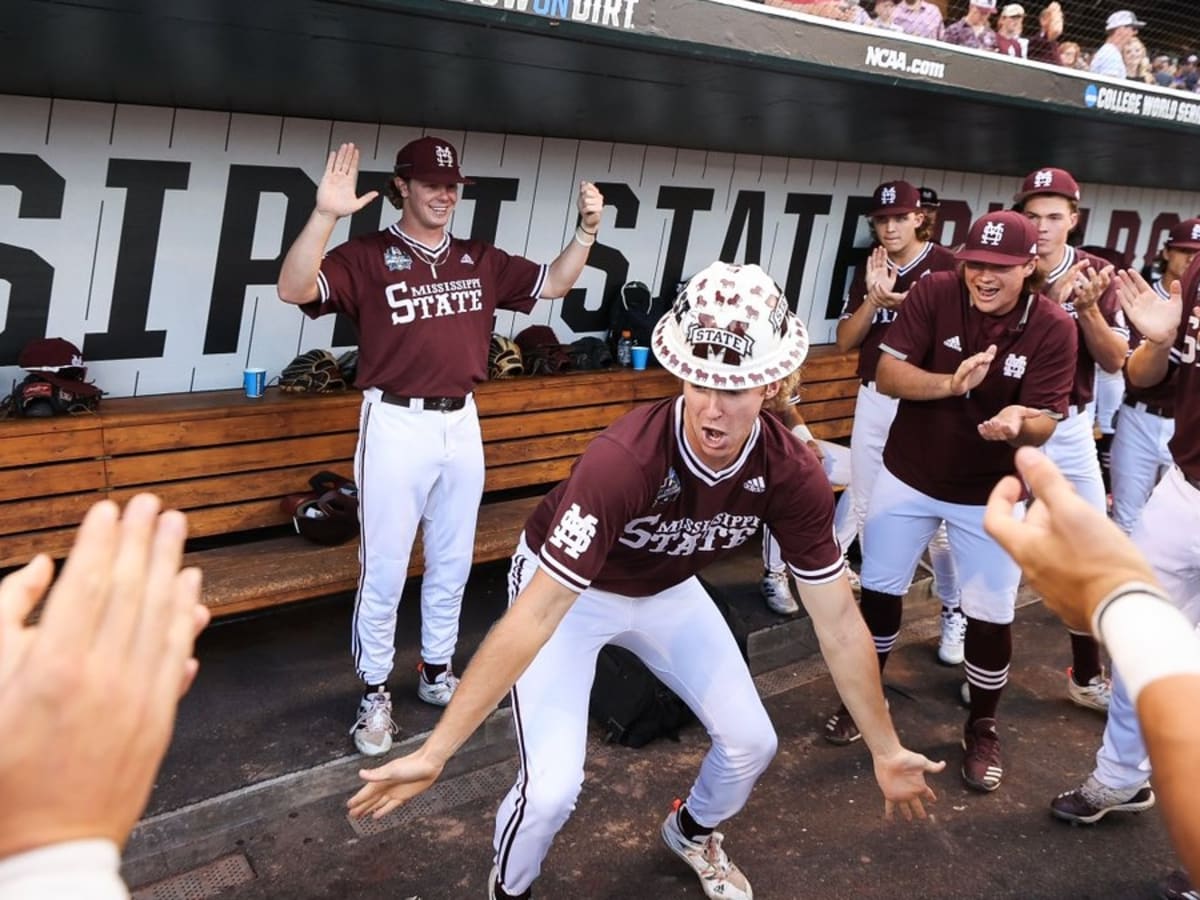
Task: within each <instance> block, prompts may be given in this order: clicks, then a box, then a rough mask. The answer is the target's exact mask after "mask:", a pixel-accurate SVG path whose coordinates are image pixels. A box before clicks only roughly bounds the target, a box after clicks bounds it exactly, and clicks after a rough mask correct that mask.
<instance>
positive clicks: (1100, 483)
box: [1042, 407, 1108, 513]
mask: <svg viewBox="0 0 1200 900" xmlns="http://www.w3.org/2000/svg"><path fill="white" fill-rule="evenodd" d="M1042 452H1044V453H1045V454H1046V455H1047V456H1048V457H1050V459H1051V460H1053V462H1054V464H1055V465H1056V466H1058V468H1059V469H1060V470H1061V471H1062V473H1063V475H1064V476H1065V477H1066V479H1067V480H1068V481H1069V482H1071V484H1073V485H1074V486H1075V490H1076V491H1077V492H1078V494H1079V496H1081V497H1083V499H1084V500H1086V501H1087V502H1088V503H1089V504H1091V505H1092V506H1094V507H1095V508H1096V509H1098V510H1100V512H1103V513H1106V512H1107V511H1108V498H1107V497H1106V495H1105V493H1104V479H1103V478H1102V477H1101V476H1100V457H1098V456H1097V455H1096V441H1095V438H1093V437H1092V419H1091V416H1089V415H1087V411H1086V410H1085V411H1084V412H1082V413H1080V412H1077V411H1076V409H1075V408H1074V407H1072V408H1071V412H1070V415H1068V416H1067V417H1066V418H1065V419H1063V420H1062V421H1060V422H1059V423H1058V425H1057V426H1056V427H1055V429H1054V434H1052V435H1050V440H1048V441H1046V443H1045V444H1044V445H1043V446H1042Z"/></svg>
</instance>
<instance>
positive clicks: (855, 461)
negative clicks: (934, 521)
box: [849, 382, 961, 609]
mask: <svg viewBox="0 0 1200 900" xmlns="http://www.w3.org/2000/svg"><path fill="white" fill-rule="evenodd" d="M899 407H900V401H899V400H897V399H896V398H895V397H889V396H887V395H886V394H881V393H879V391H877V390H876V389H875V382H871V384H869V385H866V384H863V385H860V386H859V388H858V400H857V401H856V403H855V406H854V428H853V429H852V431H851V433H850V476H851V477H850V487H849V490H850V499H851V507H852V509H851V511H852V513H853V518H854V523H855V528H857V529H858V533H859V534H860V535H863V540H862V548H861V549H862V553H863V560H864V565H865V564H866V563H865V560H866V557H867V554H868V553H870V552H872V551H871V550H870V549H869V548H868V546H867V538H866V535H865V531H866V522H867V513H868V511H869V509H870V506H871V495H872V493H873V492H874V490H875V480H876V479H877V478H878V477H879V472H880V470H881V469H882V468H883V445H884V444H886V443H887V436H888V432H889V431H891V429H892V421H893V420H894V419H895V418H896V410H897V409H899ZM926 545H928V547H929V561H930V563H931V564H932V565H933V574H934V590H935V591H936V592H937V596H938V599H940V600H941V601H942V605H943V606H945V607H946V608H948V609H956V608H958V605H959V596H960V594H961V589H960V587H959V581H958V570H957V569H955V567H954V557H953V555H952V554H951V553H950V544H949V541H948V539H947V537H946V526H945V524H944V523H943V524H942V525H940V526H938V528H937V529H935V530H934V532H933V533H932V534H931V535H930V537H929V539H928V540H927V541H926V542H925V544H922V545H921V548H922V551H923V550H924V548H925V546H926ZM914 565H915V564H914ZM914 571H915V568H914ZM906 590H908V585H907V584H906V585H905V586H904V589H903V590H900V591H897V592H896V593H899V594H903V593H904V591H906Z"/></svg>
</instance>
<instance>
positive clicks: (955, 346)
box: [942, 334, 962, 353]
mask: <svg viewBox="0 0 1200 900" xmlns="http://www.w3.org/2000/svg"><path fill="white" fill-rule="evenodd" d="M942 346H943V347H949V348H950V349H951V350H957V351H958V352H959V353H962V341H960V340H959V339H958V335H957V334H956V335H955V336H954V337H952V338H946V340H944V341H942Z"/></svg>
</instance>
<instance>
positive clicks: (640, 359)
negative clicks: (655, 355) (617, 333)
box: [629, 347, 650, 372]
mask: <svg viewBox="0 0 1200 900" xmlns="http://www.w3.org/2000/svg"><path fill="white" fill-rule="evenodd" d="M629 352H630V355H631V356H632V357H633V367H634V368H635V369H636V370H637V371H639V372H642V371H645V369H646V363H648V362H649V361H650V348H649V347H634V348H633V349H632V350H630V351H629Z"/></svg>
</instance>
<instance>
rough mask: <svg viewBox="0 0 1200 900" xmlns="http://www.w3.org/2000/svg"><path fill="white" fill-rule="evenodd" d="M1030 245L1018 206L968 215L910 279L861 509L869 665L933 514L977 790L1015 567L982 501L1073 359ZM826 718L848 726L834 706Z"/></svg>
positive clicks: (990, 742)
mask: <svg viewBox="0 0 1200 900" xmlns="http://www.w3.org/2000/svg"><path fill="white" fill-rule="evenodd" d="M1036 253H1037V230H1036V228H1035V227H1034V225H1033V223H1032V222H1030V221H1029V220H1028V219H1026V218H1025V217H1024V216H1022V215H1020V214H1019V213H1015V212H1012V211H1003V212H995V213H989V214H987V215H985V216H983V217H982V218H980V219H978V220H977V221H976V222H975V223H974V224H973V225H972V226H971V229H970V231H969V232H968V234H967V240H966V243H965V244H964V245H963V249H962V250H960V251H958V253H957V254H956V255H957V257H958V259H959V261H960V262H961V264H962V268H961V272H958V273H955V272H935V273H933V274H932V275H929V276H928V277H926V278H923V279H921V280H920V281H918V282H917V284H916V285H914V287H913V288H912V290H911V291H910V292H909V295H908V299H907V300H905V302H904V314H903V315H902V316H900V317H899V319H897V320H896V322H895V324H893V325H892V327H891V328H890V329H889V330H888V333H887V335H886V336H885V337H884V339H883V343H882V344H881V350H882V351H883V353H882V355H881V357H880V360H879V369H878V380H879V389H880V390H881V391H882V392H884V393H886V394H888V395H891V396H895V397H899V398H900V404H899V409H898V410H897V413H896V422H895V426H894V427H893V428H892V429H891V431H890V432H889V433H888V437H887V443H886V445H885V446H884V450H883V469H882V471H881V472H880V473H879V477H878V479H877V480H876V483H875V489H874V491H873V492H872V494H871V506H870V509H869V511H868V513H867V524H866V533H865V538H866V547H867V554H866V556H865V557H864V562H863V571H862V615H863V618H864V619H866V622H867V627H868V628H869V629H870V631H871V634H872V636H873V637H874V639H875V650H876V652H877V654H878V656H879V668H880V670H882V669H883V666H884V664H885V663H886V661H887V658H888V654H889V653H890V652H891V650H892V648H893V647H894V646H895V644H896V639H897V637H898V636H899V632H900V620H901V617H902V612H903V595H904V592H905V589H906V588H907V587H908V584H909V582H910V581H911V580H912V575H913V571H914V569H915V568H916V565H917V560H918V559H919V558H920V556H921V552H922V550H924V548H925V545H926V544H928V543H929V539H930V538H931V537H932V536H933V533H934V531H936V530H937V528H938V527H939V526H940V525H941V524H942V522H943V521H944V522H945V523H946V527H947V532H948V534H949V538H950V550H951V552H952V553H953V555H954V562H955V565H956V566H957V569H958V573H959V578H960V580H961V584H962V609H963V612H964V613H965V614H966V617H967V634H966V652H965V657H966V670H967V678H968V681H969V682H970V685H971V689H970V707H971V711H970V715H969V718H968V719H967V723H966V726H965V729H964V735H963V749H964V754H963V763H962V777H963V780H964V781H965V782H966V784H967V786H968V787H970V788H973V789H975V790H980V791H993V790H995V789H996V788H997V787H999V785H1000V782H1001V779H1002V778H1003V775H1004V768H1003V761H1002V759H1001V755H1000V740H999V737H998V736H997V732H996V709H997V706H998V704H999V701H1000V694H1001V692H1002V691H1003V689H1004V685H1005V684H1006V683H1007V681H1008V666H1009V661H1010V659H1011V657H1012V624H1011V623H1012V619H1013V611H1014V607H1015V602H1016V596H1017V587H1018V584H1019V582H1020V577H1021V573H1020V570H1019V569H1018V568H1017V566H1016V564H1015V563H1013V561H1012V560H1011V558H1010V557H1009V556H1008V554H1006V553H1005V552H1004V550H1003V549H1002V548H1001V547H1000V546H999V545H998V544H996V543H995V542H994V541H993V540H992V539H990V538H989V537H988V536H987V535H986V534H985V533H984V530H983V515H984V509H985V506H986V503H987V498H988V494H989V492H990V491H991V489H992V486H993V485H994V484H995V483H996V482H997V481H998V480H999V479H1000V478H1001V477H1002V476H1004V475H1006V474H1008V473H1010V472H1011V471H1012V469H1013V448H1014V446H1020V445H1034V446H1037V445H1039V444H1042V443H1044V442H1045V441H1046V439H1047V438H1049V436H1050V434H1051V433H1052V432H1053V431H1054V428H1055V423H1056V422H1057V421H1059V420H1060V419H1061V418H1062V416H1063V415H1065V413H1066V409H1067V396H1068V394H1069V393H1070V389H1071V381H1072V375H1073V372H1074V370H1075V352H1074V351H1075V343H1076V337H1075V327H1074V326H1073V325H1072V323H1071V319H1070V316H1068V315H1067V313H1066V312H1065V311H1064V310H1063V309H1062V308H1061V307H1060V306H1059V305H1058V304H1056V303H1055V302H1054V301H1052V300H1050V299H1049V298H1048V297H1045V296H1043V295H1041V294H1039V293H1038V292H1037V287H1038V282H1039V279H1038V278H1037V264H1036ZM846 719H850V721H849V722H846V721H845V720H846ZM827 729H830V730H836V731H838V732H839V733H841V734H846V735H854V734H855V732H856V731H857V729H856V727H855V724H854V720H853V717H852V716H851V715H850V712H849V711H847V709H846V707H845V706H843V707H842V708H841V709H839V710H838V711H837V712H836V713H835V714H834V715H833V717H832V718H831V719H830V721H829V724H828V726H827Z"/></svg>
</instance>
